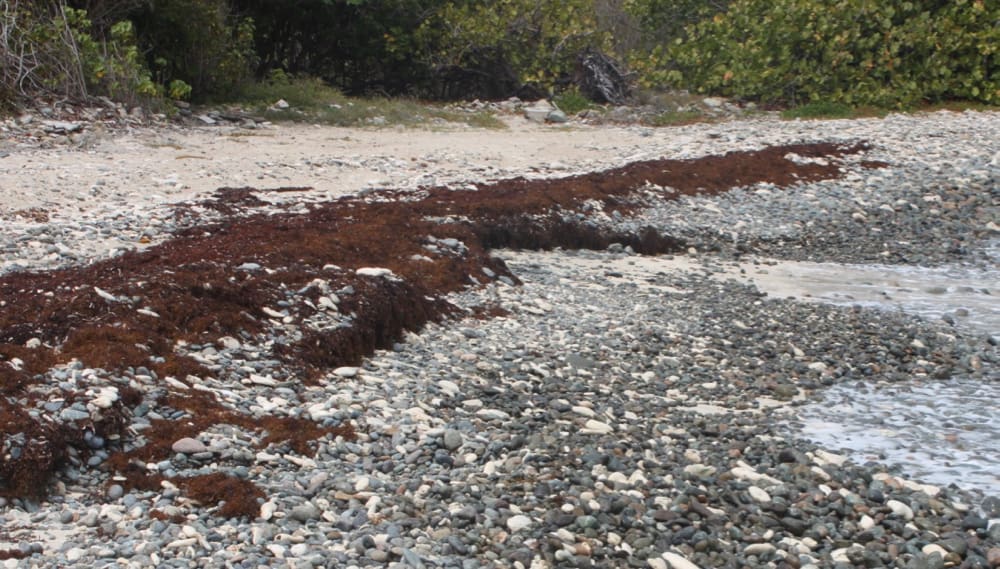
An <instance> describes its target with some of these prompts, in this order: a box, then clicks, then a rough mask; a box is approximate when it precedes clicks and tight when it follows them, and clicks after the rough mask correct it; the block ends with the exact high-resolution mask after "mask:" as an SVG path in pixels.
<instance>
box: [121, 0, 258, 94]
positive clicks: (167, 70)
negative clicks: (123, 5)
mask: <svg viewBox="0 0 1000 569" xmlns="http://www.w3.org/2000/svg"><path fill="white" fill-rule="evenodd" d="M133 21H134V22H135V23H136V29H137V31H138V36H139V41H140V43H141V44H142V46H143V47H144V48H145V49H146V51H147V52H148V53H149V54H150V61H149V65H150V67H151V68H152V70H153V72H154V74H155V77H156V80H157V82H158V83H160V84H161V85H177V86H179V85H181V84H180V83H175V82H176V81H182V82H183V84H185V85H188V86H189V87H190V90H187V89H183V88H182V89H179V90H173V89H171V91H174V93H175V94H178V95H180V94H185V95H186V96H191V97H193V98H195V99H198V100H205V99H212V98H226V97H228V96H231V94H232V93H233V92H234V91H236V90H237V89H238V88H239V87H240V86H241V85H242V84H243V83H244V82H246V81H247V80H248V79H249V78H250V77H251V74H252V70H253V67H254V66H255V65H256V61H257V57H256V55H255V53H254V48H253V41H254V25H253V21H252V20H250V19H247V18H242V19H241V18H237V17H235V16H234V15H233V14H232V13H231V11H230V9H229V5H228V3H227V1H226V0H152V1H151V2H150V4H149V6H147V7H145V8H144V9H142V10H140V11H138V12H136V14H135V15H134V16H133Z"/></svg>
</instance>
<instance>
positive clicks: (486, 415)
mask: <svg viewBox="0 0 1000 569" xmlns="http://www.w3.org/2000/svg"><path fill="white" fill-rule="evenodd" d="M476 416H477V417H479V418H480V419H485V420H487V421H506V420H508V419H510V415H508V414H507V413H505V412H503V411H501V410H499V409H480V410H478V411H476Z"/></svg>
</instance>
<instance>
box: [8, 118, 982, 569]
mask: <svg viewBox="0 0 1000 569" xmlns="http://www.w3.org/2000/svg"><path fill="white" fill-rule="evenodd" d="M997 131H1000V115H997V114H995V113H965V114H951V113H941V114H936V115H932V116H926V117H923V116H891V117H889V118H887V119H885V120H881V121H876V120H866V121H835V122H810V123H801V122H795V123H781V122H772V123H768V122H751V123H740V122H734V123H722V124H717V125H707V126H706V125H702V126H698V127H695V128H691V129H680V130H678V131H674V130H663V131H650V133H649V137H648V140H649V143H650V144H649V148H648V149H643V152H648V153H651V154H657V153H658V154H660V155H662V154H666V155H667V156H669V157H672V158H677V157H681V158H683V157H691V156H698V155H703V154H705V153H721V152H725V151H728V150H735V149H744V148H757V147H761V146H765V145H768V144H772V143H778V142H789V141H801V140H835V141H844V142H849V141H853V140H859V139H864V140H869V141H871V142H872V143H873V145H874V147H873V150H872V151H871V152H870V153H869V155H868V156H866V158H867V159H871V160H880V161H883V162H885V163H886V164H887V166H886V167H885V168H884V169H882V170H875V171H871V170H868V171H865V174H864V177H860V175H858V176H854V175H850V176H848V177H847V178H846V179H843V180H837V181H826V182H820V183H816V184H811V185H805V186H801V187H795V188H792V189H789V190H785V191H779V190H774V189H769V188H767V187H763V186H757V187H754V188H748V189H744V190H740V191H735V192H732V193H730V194H726V195H722V196H716V197H699V198H684V199H682V200H681V201H678V202H671V203H670V204H665V205H664V206H663V207H654V208H652V209H650V210H648V211H646V212H644V213H643V214H642V217H641V218H639V219H630V218H628V217H625V216H611V217H610V218H609V219H610V220H608V219H604V220H602V223H612V224H617V225H618V226H619V228H621V229H624V230H628V229H634V228H635V227H638V226H640V225H650V224H652V225H654V226H656V227H657V228H658V229H660V230H661V231H662V232H664V233H666V234H670V235H676V236H679V237H684V238H686V239H688V240H689V242H690V243H691V245H692V250H691V251H690V252H689V255H690V256H691V257H693V258H694V259H696V262H694V263H693V264H692V266H691V268H690V269H688V270H683V271H675V272H668V271H662V272H658V273H657V272H650V273H649V274H648V275H647V276H646V277H645V278H643V279H642V280H636V279H627V278H622V274H621V273H620V272H618V271H617V270H616V269H614V268H613V267H614V265H615V264H621V263H625V264H629V263H640V262H641V258H639V257H636V256H633V255H632V254H631V252H630V251H628V250H627V249H625V248H623V247H612V248H611V249H610V250H608V251H602V252H555V253H546V254H540V253H512V252H501V253H500V254H501V255H502V256H503V257H504V258H505V261H506V263H507V265H508V267H509V268H510V269H511V270H512V272H513V273H514V274H515V275H517V276H518V277H519V278H520V279H521V280H522V281H523V285H520V286H513V285H512V284H509V281H508V282H504V281H503V280H498V281H497V282H496V283H494V284H493V285H490V286H489V287H484V288H475V289H470V290H467V291H464V292H461V293H458V294H455V295H453V296H452V297H450V299H449V300H451V301H452V302H453V303H455V304H457V305H459V306H464V307H470V308H472V307H481V306H493V307H498V308H499V309H502V310H499V311H498V314H503V315H498V316H495V317H492V318H488V319H474V318H467V319H464V320H460V321H448V322H446V323H444V324H440V325H438V324H432V325H429V326H428V327H427V328H426V329H425V330H424V331H423V332H422V333H420V334H419V335H415V334H414V335H410V336H408V337H407V338H406V340H405V342H402V343H399V344H397V345H396V346H394V348H393V349H392V350H387V351H382V352H378V353H376V354H375V355H374V356H372V357H370V358H368V359H366V360H365V361H364V363H363V364H362V365H361V366H358V367H345V368H338V369H336V370H333V371H331V372H330V373H329V374H328V375H327V376H325V377H323V378H321V381H319V382H317V383H304V382H298V381H296V380H295V378H294V377H290V376H288V374H287V373H286V370H281V369H279V368H278V367H277V366H278V362H276V361H274V360H273V359H270V358H269V357H268V355H267V354H268V353H269V352H268V348H269V347H268V346H267V345H266V344H267V341H266V340H264V341H262V340H261V338H259V337H247V338H236V337H225V338H220V339H219V340H218V341H217V342H216V343H214V344H206V345H192V344H187V345H179V346H178V350H180V352H181V353H183V354H185V355H188V356H191V357H193V358H195V359H196V360H198V361H199V362H201V363H203V364H205V365H208V366H210V368H211V366H215V368H213V369H219V370H228V372H229V373H233V374H236V375H237V376H239V377H240V378H241V381H239V382H238V386H237V387H233V386H232V385H230V384H226V386H222V385H212V384H210V383H206V384H201V385H198V386H196V389H204V390H211V391H213V392H215V393H216V394H217V395H218V396H219V398H220V399H221V400H224V401H225V402H226V403H227V404H228V405H231V406H233V407H235V408H239V409H242V410H245V411H247V412H248V413H253V412H257V411H266V412H267V413H271V414H277V415H287V416H290V417H298V418H304V419H308V420H311V421H314V422H316V423H318V424H322V425H324V426H338V425H351V426H352V427H353V429H354V431H355V432H356V433H357V437H356V438H355V439H353V440H351V439H350V438H349V437H343V436H340V437H335V436H327V437H325V438H322V439H320V440H319V442H318V445H316V446H315V447H313V448H311V449H309V452H306V453H303V452H299V451H298V450H296V449H294V448H291V446H290V445H289V444H286V443H277V444H272V445H270V446H264V447H263V448H261V445H260V443H261V438H262V436H263V435H262V434H260V433H255V432H250V431H248V430H246V429H244V428H240V427H237V426H233V425H225V424H220V425H216V426H213V427H210V428H207V429H206V430H205V431H204V432H202V433H200V434H199V435H198V436H196V437H185V438H181V439H178V440H177V441H175V442H174V444H173V454H172V456H171V457H170V458H169V459H167V460H162V461H159V462H154V463H149V464H144V465H142V467H143V468H145V469H146V470H147V471H149V472H150V473H157V474H160V475H163V476H165V477H167V478H173V477H175V476H181V477H193V476H198V475H207V474H212V473H216V472H225V473H226V474H229V475H231V476H233V477H236V478H239V479H241V480H246V481H249V482H251V483H253V484H254V485H255V486H256V487H258V488H260V489H261V490H262V491H263V493H264V497H263V498H262V499H261V503H260V508H259V513H257V515H256V516H248V517H242V518H226V517H222V516H219V515H217V514H218V510H219V509H220V508H221V506H220V505H219V504H201V503H198V502H197V501H196V500H194V499H192V498H191V497H190V496H189V495H188V494H186V493H185V492H184V491H183V489H181V488H178V486H177V485H176V484H174V483H171V482H169V481H167V480H164V481H163V482H162V483H161V484H160V485H159V486H158V487H156V488H153V489H148V488H132V487H129V485H128V484H127V483H126V481H125V480H124V479H116V478H115V477H109V476H108V475H107V474H106V473H104V472H103V471H102V469H101V465H102V463H103V461H105V460H107V459H108V457H109V452H108V451H109V448H111V447H113V446H114V445H116V444H118V443H117V442H116V441H104V440H93V439H92V440H91V441H90V442H89V443H88V444H91V446H92V448H93V450H94V452H93V453H92V454H91V455H90V456H89V457H84V456H80V457H73V459H74V460H73V462H74V465H73V466H72V467H71V468H69V469H68V470H67V472H65V473H64V475H63V476H62V477H61V478H60V479H59V480H58V481H57V482H56V484H55V488H54V489H53V492H52V493H51V495H49V496H48V497H47V498H45V499H44V500H42V501H40V502H36V501H31V500H22V499H0V522H2V524H3V530H2V531H0V540H2V541H0V558H6V560H5V561H2V563H3V564H4V566H5V567H67V566H81V567H82V566H88V567H234V568H238V567H239V568H251V567H253V568H257V567H295V568H311V567H381V566H389V567H399V568H402V567H453V568H458V567H461V568H462V569H474V568H477V567H524V568H529V567H533V568H538V569H541V568H545V567H651V568H654V569H660V568H663V569H666V568H673V569H689V568H692V567H701V568H709V567H734V568H735V567H792V568H813V567H817V568H818V567H824V568H825V567H837V568H847V567H900V568H907V569H923V568H928V569H931V568H933V569H939V568H944V567H967V568H983V569H987V568H995V567H1000V524H997V523H991V521H990V519H989V518H990V516H997V515H998V512H991V511H983V510H982V509H980V508H981V507H982V505H981V504H976V503H974V502H973V500H972V497H971V496H970V495H968V494H967V493H965V492H963V491H962V490H961V489H960V488H958V487H952V486H932V485H929V484H924V483H921V482H920V481H918V480H910V479H909V478H908V477H907V476H905V475H904V474H903V473H901V472H899V471H898V470H895V469H892V468H888V467H887V466H885V465H883V464H879V463H877V462H873V463H869V464H854V463H852V462H850V461H848V460H846V459H845V457H843V456H841V455H838V454H835V453H833V452H830V450H831V449H822V448H818V447H817V446H816V445H813V444H810V443H807V442H805V441H803V440H800V439H797V438H795V436H794V435H792V434H789V433H788V429H787V428H786V427H785V426H784V422H785V421H786V420H787V419H788V418H789V417H794V415H795V412H796V409H797V408H798V407H799V406H800V405H803V404H804V403H805V402H806V401H807V400H809V399H810V398H811V397H812V396H813V395H814V394H817V393H819V392H822V390H823V389H824V388H825V387H827V386H830V385H834V384H837V383H843V382H848V381H858V382H866V381H883V382H895V383H903V382H906V381H909V380H911V379H912V378H921V379H923V380H935V379H944V378H948V377H952V376H964V377H969V378H972V379H974V380H977V381H997V376H998V373H997V371H998V361H1000V356H998V354H997V348H996V342H995V341H994V339H993V338H991V337H984V336H982V335H978V336H977V335H974V334H964V333H959V332H956V331H955V330H954V329H951V328H949V327H947V326H946V324H945V323H943V322H939V321H936V322H927V321H922V320H920V319H918V318H915V317H910V316H905V315H900V314H891V313H880V312H876V311H872V310H866V309H860V308H851V307H834V306H827V305H820V304H800V303H795V302H792V301H789V300H782V299H772V298H769V297H767V296H765V295H763V294H762V293H760V292H759V291H757V290H755V289H754V288H752V287H749V286H746V285H742V284H738V283H736V282H731V281H730V282H727V281H724V280H721V279H719V278H716V273H717V272H719V271H720V270H721V269H717V268H716V265H718V264H721V263H725V262H728V260H729V259H731V258H732V257H734V256H741V255H743V254H745V253H766V254H770V255H776V256H783V257H787V258H793V259H796V258H801V259H806V258H809V259H818V260H850V261H870V260H880V261H882V262H920V263H940V262H944V261H945V260H954V259H955V258H956V256H957V257H959V258H963V259H968V260H969V261H970V262H983V261H982V259H980V258H979V257H977V256H976V255H975V251H976V248H975V246H974V245H975V243H976V241H977V240H980V239H985V238H990V237H991V236H993V237H995V235H996V232H997V228H996V220H997V219H998V216H997V206H998V203H1000V194H998V193H997V192H998V184H997V182H998V180H1000V140H997V139H996V137H995V135H991V134H990V133H995V132H997ZM619 158H625V157H624V156H621V157H619ZM470 179H472V178H471V177H470ZM306 199H308V198H306ZM890 210H891V211H890ZM153 217H155V214H154V216H152V217H151V216H150V214H149V212H145V211H141V210H139V209H138V208H137V209H133V210H130V209H128V208H127V207H122V208H120V213H119V215H118V216H116V217H112V216H106V217H101V216H97V217H95V221H94V222H93V223H88V224H81V225H78V226H72V225H59V224H55V225H53V224H45V223H44V222H39V221H38V220H34V221H27V220H21V221H19V222H18V223H24V224H25V225H27V224H29V223H34V224H37V225H35V227H37V230H35V231H34V232H33V233H31V238H30V239H28V240H27V241H25V237H24V236H23V234H21V233H19V232H15V231H9V230H5V231H3V232H0V251H2V252H3V257H2V259H3V261H4V263H5V265H4V268H3V270H5V271H14V270H23V269H24V268H29V267H30V268H51V267H56V266H63V265H65V264H72V263H78V262H86V260H87V258H88V255H89V254H88V253H87V252H86V251H87V249H86V248H85V247H86V244H87V243H91V242H93V240H94V239H97V240H100V239H101V237H102V234H101V233H100V232H101V231H106V232H107V234H106V237H108V238H111V236H112V235H115V236H117V235H120V234H121V232H122V231H148V228H149V227H150V226H151V225H152V224H151V223H150V219H152V218H153ZM158 219H161V221H160V222H158V223H157V224H155V225H156V226H157V227H159V231H160V233H158V234H156V235H152V236H150V237H156V236H160V235H162V237H166V236H169V234H170V233H171V232H172V231H174V230H176V228H178V227H183V226H185V225H187V224H188V223H189V222H185V221H184V220H175V219H173V218H170V219H171V220H170V221H166V220H165V219H167V218H158ZM193 222H194V221H193V220H192V221H191V222H190V223H193ZM114 223H120V224H121V226H120V227H118V226H115V225H113V224H114ZM171 224H174V225H171ZM18 227H20V228H23V227H24V226H18ZM88 232H96V235H92V234H91V233H88ZM140 238H141V237H140ZM35 242H37V245H36V244H35ZM884 252H888V255H885V254H883V253H884ZM242 270H260V268H259V267H243V269H242ZM366 270H367V269H366ZM370 271H371V274H367V273H366V277H367V278H392V275H391V274H386V273H385V272H384V270H382V271H379V270H378V268H374V267H373V268H371V269H370ZM317 286H320V285H317ZM322 292H323V298H327V299H328V301H327V302H326V303H325V304H324V306H323V307H319V306H317V311H316V312H317V318H319V317H320V316H323V318H321V319H320V320H322V322H319V324H321V325H332V326H336V325H340V324H341V323H342V321H341V320H340V319H339V318H340V317H339V315H338V312H337V305H338V304H339V300H340V298H341V297H343V296H346V295H350V294H351V292H352V291H346V290H324V291H322ZM98 294H100V291H98ZM284 308H285V307H282V306H275V307H270V308H269V309H270V310H272V311H273V312H274V314H273V315H271V316H272V317H273V324H274V326H273V329H272V334H273V335H274V336H275V337H277V336H278V335H280V334H284V333H288V331H287V330H284V329H283V328H282V324H283V323H282V320H283V317H284V314H283V313H282V310H283V309H284ZM268 314H270V313H268ZM49 374H50V375H52V378H53V380H54V381H56V382H57V383H58V382H67V383H72V384H74V385H76V386H78V387H79V386H86V388H88V389H89V391H86V394H87V398H88V399H87V400H78V401H75V402H67V403H66V404H65V405H60V406H59V407H55V405H56V404H55V403H52V405H53V408H52V409H46V411H48V412H51V413H58V414H59V416H60V417H61V418H62V419H63V420H66V421H86V420H97V419H99V418H100V416H101V413H102V412H105V411H106V410H108V409H114V408H117V407H116V406H119V405H120V399H119V398H120V394H119V393H118V391H116V390H115V389H114V388H113V384H114V383H113V382H112V381H111V380H112V379H125V380H126V381H127V382H128V383H129V385H131V386H133V387H136V388H143V389H145V388H149V389H155V388H156V387H155V385H156V382H155V381H153V380H154V379H156V378H154V377H152V375H151V373H150V370H147V369H141V368H137V369H132V370H129V372H127V373H126V376H127V377H125V378H108V377H106V374H105V373H104V372H103V370H99V369H86V368H83V367H82V366H75V365H72V364H71V365H68V366H64V367H61V368H59V369H54V370H50V372H49ZM185 387H186V386H185ZM158 418H165V419H173V420H176V421H183V420H184V419H185V415H184V413H183V411H181V410H171V409H165V408H157V409H145V408H142V406H139V407H138V408H136V409H135V413H134V417H133V421H132V423H131V428H132V429H133V430H134V431H135V434H136V436H138V437H139V439H137V441H138V442H137V443H135V444H138V443H140V442H141V437H142V436H143V434H144V433H147V434H148V430H149V429H150V428H151V425H152V424H153V423H152V422H151V421H150V419H158ZM9 438H10V437H9ZM130 444H133V443H130ZM4 445H5V448H4V452H10V449H13V448H16V447H17V441H11V440H7V441H4ZM990 503H993V502H990ZM4 542H6V543H4Z"/></svg>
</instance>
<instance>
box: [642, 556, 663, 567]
mask: <svg viewBox="0 0 1000 569" xmlns="http://www.w3.org/2000/svg"><path fill="white" fill-rule="evenodd" d="M646 563H648V564H649V569H667V562H666V561H665V560H664V559H663V558H660V557H653V558H651V559H647V560H646Z"/></svg>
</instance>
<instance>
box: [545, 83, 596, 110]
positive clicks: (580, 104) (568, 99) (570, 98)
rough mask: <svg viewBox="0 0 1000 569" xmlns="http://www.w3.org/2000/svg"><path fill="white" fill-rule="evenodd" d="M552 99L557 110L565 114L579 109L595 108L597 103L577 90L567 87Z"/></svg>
mask: <svg viewBox="0 0 1000 569" xmlns="http://www.w3.org/2000/svg"><path fill="white" fill-rule="evenodd" d="M553 101H554V102H555V104H556V106H557V107H559V110H561V111H562V112H564V113H566V114H567V115H575V114H577V113H579V112H580V111H585V110H587V109H593V108H596V107H597V105H595V104H594V103H593V101H591V100H590V99H588V98H587V97H584V96H583V95H582V94H581V93H580V91H579V90H577V89H569V90H566V91H563V92H562V93H560V94H559V95H557V96H556V97H555V98H554V99H553Z"/></svg>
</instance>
